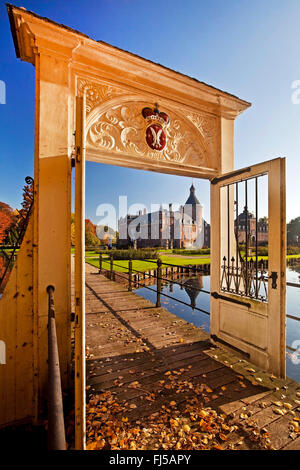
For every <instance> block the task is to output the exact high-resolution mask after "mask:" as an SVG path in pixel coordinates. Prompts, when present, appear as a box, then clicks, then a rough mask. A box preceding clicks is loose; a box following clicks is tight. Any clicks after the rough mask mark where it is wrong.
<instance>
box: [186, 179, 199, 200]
mask: <svg viewBox="0 0 300 470" xmlns="http://www.w3.org/2000/svg"><path fill="white" fill-rule="evenodd" d="M185 204H200V202H199V201H198V199H197V198H196V195H195V186H194V185H193V184H192V186H191V187H190V195H189V197H188V199H187V201H186V203H185Z"/></svg>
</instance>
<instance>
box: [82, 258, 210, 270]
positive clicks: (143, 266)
mask: <svg viewBox="0 0 300 470" xmlns="http://www.w3.org/2000/svg"><path fill="white" fill-rule="evenodd" d="M160 258H161V260H162V262H163V264H162V266H166V265H164V263H168V264H173V265H177V266H186V265H189V264H191V265H192V264H208V263H210V259H209V258H193V259H184V258H175V257H174V256H172V257H169V256H161V257H160ZM86 262H87V263H89V264H91V265H92V266H96V267H97V268H99V256H86ZM156 266H157V265H156V263H153V262H151V261H147V260H145V261H140V260H133V261H132V268H133V269H135V270H136V271H142V272H143V271H148V270H150V269H156ZM102 267H103V268H104V269H110V261H109V260H108V259H107V260H103V261H102ZM114 271H118V272H128V260H115V261H114ZM133 272H134V271H133Z"/></svg>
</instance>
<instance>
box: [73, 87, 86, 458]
mask: <svg viewBox="0 0 300 470" xmlns="http://www.w3.org/2000/svg"><path fill="white" fill-rule="evenodd" d="M75 153H76V156H75V448H76V449H77V450H80V449H85V266H84V250H85V235H84V229H85V223H84V219H85V207H84V201H85V96H83V97H78V96H77V97H76V134H75Z"/></svg>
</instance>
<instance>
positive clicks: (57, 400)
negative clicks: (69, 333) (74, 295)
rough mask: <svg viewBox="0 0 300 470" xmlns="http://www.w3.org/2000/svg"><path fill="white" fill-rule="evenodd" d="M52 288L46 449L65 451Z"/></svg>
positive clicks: (49, 326)
mask: <svg viewBox="0 0 300 470" xmlns="http://www.w3.org/2000/svg"><path fill="white" fill-rule="evenodd" d="M54 291H55V288H54V286H51V285H49V286H48V287H47V293H48V390H49V391H48V449H49V450H66V435H65V423H64V411H63V400H62V388H61V377H60V367H59V354H58V345H57V335H56V322H55V309H54Z"/></svg>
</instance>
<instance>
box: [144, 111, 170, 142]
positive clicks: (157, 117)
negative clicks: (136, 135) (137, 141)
mask: <svg viewBox="0 0 300 470" xmlns="http://www.w3.org/2000/svg"><path fill="white" fill-rule="evenodd" d="M142 115H143V117H144V118H145V119H146V121H149V122H151V124H150V126H148V127H147V129H146V142H147V144H148V145H149V147H150V148H151V149H152V150H157V151H161V150H163V149H164V147H165V145H166V142H167V137H166V134H165V132H164V128H165V127H166V126H167V125H168V124H169V122H170V118H169V116H168V115H167V114H166V113H163V112H160V111H159V109H158V106H157V105H155V107H154V109H151V108H143V110H142Z"/></svg>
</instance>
